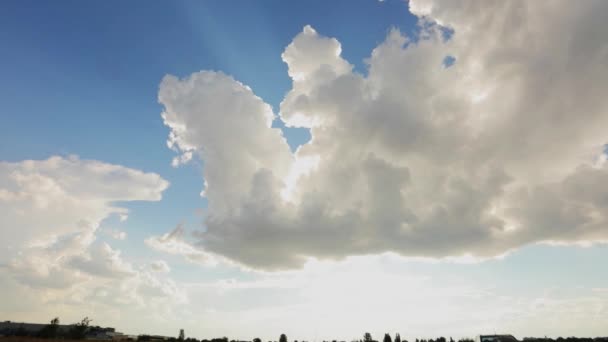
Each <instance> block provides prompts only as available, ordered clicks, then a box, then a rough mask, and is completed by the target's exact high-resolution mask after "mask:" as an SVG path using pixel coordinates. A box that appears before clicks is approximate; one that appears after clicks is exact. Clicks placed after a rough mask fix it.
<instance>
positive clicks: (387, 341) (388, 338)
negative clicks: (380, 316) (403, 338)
mask: <svg viewBox="0 0 608 342" xmlns="http://www.w3.org/2000/svg"><path fill="white" fill-rule="evenodd" d="M383 342H393V339H392V338H391V335H389V334H384V340H383Z"/></svg>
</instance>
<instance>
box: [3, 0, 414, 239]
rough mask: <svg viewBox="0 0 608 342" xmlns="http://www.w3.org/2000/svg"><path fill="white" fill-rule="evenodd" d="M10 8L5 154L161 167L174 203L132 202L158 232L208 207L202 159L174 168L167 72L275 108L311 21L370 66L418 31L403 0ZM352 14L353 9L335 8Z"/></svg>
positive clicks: (297, 134) (141, 220) (291, 138)
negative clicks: (396, 31) (206, 73)
mask: <svg viewBox="0 0 608 342" xmlns="http://www.w3.org/2000/svg"><path fill="white" fill-rule="evenodd" d="M328 6H329V7H328ZM2 7H3V10H2V12H3V14H2V16H3V20H2V21H1V23H0V25H1V27H0V31H1V32H0V35H2V36H1V38H2V41H3V42H4V49H3V50H4V56H5V57H4V58H3V59H4V61H5V62H4V63H2V64H1V65H0V72H1V73H2V74H3V75H5V76H4V82H2V85H1V88H0V91H2V93H3V94H4V95H3V98H4V99H3V102H4V108H5V109H4V110H5V112H6V113H11V115H10V116H7V117H6V118H5V120H3V124H2V127H1V128H0V129H1V132H0V136H1V137H2V138H1V139H2V140H3V142H2V144H0V155H2V159H3V160H8V161H18V160H23V159H42V158H46V157H48V156H49V155H54V154H60V155H70V154H76V155H78V156H80V157H82V158H86V159H98V160H103V161H107V162H111V163H117V164H121V165H128V166H130V167H133V168H137V169H141V170H145V171H153V172H158V173H160V174H162V175H163V177H165V178H166V179H167V180H169V181H170V182H171V187H170V188H169V189H168V190H167V191H166V192H165V194H164V196H165V197H164V198H165V200H164V201H163V202H162V203H154V204H152V205H150V204H145V205H141V206H140V205H138V204H127V206H128V207H130V208H132V209H133V215H132V219H133V222H132V224H133V225H134V226H145V227H146V229H151V230H152V231H157V232H161V231H165V230H167V229H169V228H172V227H173V226H175V224H176V222H179V221H191V220H192V213H193V212H194V210H195V209H196V208H199V207H201V206H204V205H205V201H204V200H203V199H201V198H200V197H199V196H198V192H199V189H201V188H202V180H201V178H200V164H198V166H197V165H191V166H188V167H183V168H178V169H175V168H172V167H171V164H170V160H171V158H172V157H173V153H172V151H171V150H169V149H167V148H166V145H165V140H166V137H167V132H168V130H167V128H166V127H165V126H164V125H163V123H162V119H161V117H160V115H159V113H160V111H161V109H162V107H161V106H160V105H159V104H158V101H157V92H158V85H159V82H160V80H161V79H162V77H163V76H164V75H166V74H174V75H177V76H181V77H183V76H186V75H188V74H190V73H191V72H194V71H198V70H221V71H223V72H225V73H227V74H230V75H232V76H234V77H235V78H236V79H238V80H240V81H241V82H243V83H244V84H247V85H249V86H250V87H251V88H252V89H253V90H254V92H255V93H256V94H257V95H258V96H260V97H262V98H263V99H264V100H265V101H266V102H268V103H269V104H271V105H272V106H273V107H274V108H275V109H276V108H278V105H279V103H280V101H281V99H282V97H283V95H284V94H285V93H286V92H287V91H288V90H289V88H290V83H291V81H290V79H289V76H288V75H287V66H286V65H285V63H283V62H282V61H281V59H280V55H281V52H282V51H283V49H284V48H285V46H287V44H289V42H290V41H291V39H292V38H293V37H294V36H295V35H296V34H297V33H298V32H300V31H301V30H302V27H303V26H304V25H306V24H311V25H313V26H314V27H316V28H317V29H318V30H321V31H322V32H325V34H327V35H329V36H332V37H337V38H338V39H339V40H340V42H341V43H342V47H343V53H344V56H345V57H347V58H348V59H349V60H350V61H352V62H353V63H355V65H356V66H357V69H358V70H360V71H362V72H364V71H365V62H364V60H365V59H366V58H368V57H369V55H370V51H371V49H373V48H374V47H375V46H376V45H377V44H378V43H380V42H381V41H382V40H383V39H384V38H385V36H386V34H387V32H388V30H389V29H390V28H391V27H399V28H401V29H402V30H404V31H405V32H410V31H414V30H416V18H415V17H414V16H412V15H411V14H410V13H409V12H408V10H407V4H406V3H404V2H400V1H389V2H386V3H375V2H373V1H367V2H365V1H361V2H359V3H357V4H353V3H352V2H350V1H334V2H332V3H330V4H327V3H325V2H323V1H317V2H312V3H311V4H307V3H287V2H284V1H268V2H265V3H263V4H256V3H253V2H251V3H243V4H239V6H237V7H236V8H235V6H234V4H233V3H230V2H225V1H205V2H199V1H184V2H170V1H159V2H155V3H147V2H143V1H141V2H140V1H133V2H128V3H124V2H112V1H109V2H95V3H87V4H84V3H82V2H78V1H74V2H70V1H66V2H65V3H62V5H61V6H56V5H55V4H51V3H43V4H40V3H36V2H28V1H26V2H7V3H5V4H3V5H2ZM344 10H348V11H349V15H348V16H341V15H337V14H338V13H341V12H342V11H344ZM286 13H290V14H289V15H287V14H286ZM33 99H35V100H33ZM275 125H277V126H278V127H281V128H282V129H284V134H285V137H286V138H287V140H288V142H289V143H290V145H291V146H292V148H294V149H295V148H296V147H297V146H299V144H301V143H302V142H305V141H307V140H308V139H309V137H310V136H309V134H308V132H307V130H305V129H297V128H284V125H283V124H282V122H280V121H277V122H276V123H275ZM25 126H27V127H28V130H27V132H24V131H23V127H25ZM134 133H135V134H134ZM22 137H26V139H23V138H22ZM17 140H19V141H21V143H19V144H18V145H15V144H13V143H11V142H13V141H17ZM133 233H134V234H137V233H138V232H137V231H134V232H133Z"/></svg>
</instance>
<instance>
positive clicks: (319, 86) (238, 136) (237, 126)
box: [159, 0, 608, 269]
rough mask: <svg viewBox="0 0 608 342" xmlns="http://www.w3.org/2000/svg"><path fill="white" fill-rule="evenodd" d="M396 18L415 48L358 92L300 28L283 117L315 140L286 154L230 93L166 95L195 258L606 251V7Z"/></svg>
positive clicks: (427, 6) (329, 41) (455, 10)
mask: <svg viewBox="0 0 608 342" xmlns="http://www.w3.org/2000/svg"><path fill="white" fill-rule="evenodd" d="M410 10H411V11H412V13H414V14H415V15H417V16H419V18H420V27H421V30H420V33H419V35H418V36H416V37H407V36H406V35H404V34H403V33H401V32H399V31H398V30H391V31H390V33H389V34H388V35H387V38H386V40H385V41H384V42H382V43H381V44H380V45H378V46H377V47H376V48H375V49H374V50H373V51H372V52H371V55H370V57H369V59H367V64H368V69H367V73H366V74H365V75H364V74H361V73H358V72H355V71H354V69H353V66H352V65H351V64H350V63H349V62H348V61H346V60H345V59H343V58H342V57H341V46H340V43H339V42H338V41H337V40H336V39H333V38H328V37H324V36H322V35H321V34H319V33H317V32H316V31H315V30H314V29H313V28H312V27H310V26H306V27H304V29H303V31H302V32H301V33H299V34H298V35H297V36H296V37H295V38H294V39H293V41H292V42H291V44H289V45H288V46H287V47H286V49H285V51H284V53H283V54H282V58H283V61H284V62H285V63H287V66H288V72H289V76H290V77H291V78H292V80H293V86H292V89H291V90H290V91H289V92H288V94H286V96H285V98H284V100H283V101H282V103H281V105H280V108H279V116H280V119H281V120H283V121H284V122H285V124H286V125H287V126H294V127H305V128H308V129H310V132H311V136H312V139H311V141H309V142H308V143H306V144H304V145H302V146H301V147H300V148H299V149H298V150H297V151H296V152H295V153H291V152H290V151H289V148H288V145H287V143H286V141H285V139H284V138H283V136H282V133H281V131H280V130H279V129H276V128H272V127H271V119H272V118H273V117H274V115H273V113H272V109H271V108H270V106H269V105H267V104H266V103H264V102H263V100H262V99H260V98H259V97H257V96H256V95H255V94H254V93H253V92H252V91H251V89H250V88H248V87H247V86H245V85H243V84H241V83H239V82H238V81H236V80H234V79H233V78H232V77H230V76H227V75H225V74H223V73H221V72H211V71H201V72H198V73H195V74H192V75H191V76H189V77H187V78H185V79H183V80H179V79H177V78H175V77H173V76H167V77H166V78H165V79H164V80H163V82H162V83H161V86H160V93H159V101H160V103H161V104H162V105H163V106H164V108H165V110H164V112H163V118H164V120H165V124H166V125H167V126H168V127H169V128H170V129H171V133H170V139H169V144H170V146H171V147H173V148H174V149H176V150H177V151H179V152H180V153H181V155H180V156H179V157H178V158H177V162H178V163H179V162H183V161H187V160H189V159H190V158H191V157H192V156H193V155H197V156H198V157H200V158H201V159H202V160H203V161H204V178H205V183H206V188H205V189H204V193H203V194H204V195H205V196H206V197H207V198H208V200H209V210H208V214H207V216H206V219H205V222H204V225H205V231H204V232H203V233H201V234H199V235H198V236H200V237H201V238H200V242H199V246H200V247H201V248H203V249H205V250H206V251H208V252H212V253H216V254H221V255H224V256H226V257H228V258H230V259H233V260H236V261H238V262H240V263H243V264H247V265H250V266H253V267H260V268H267V269H272V268H289V267H297V266H300V265H302V263H303V262H304V261H305V260H306V258H308V257H317V258H342V257H345V256H349V255H360V254H370V253H382V252H387V251H392V252H396V253H399V254H401V255H405V256H430V257H446V256H458V255H463V254H471V255H475V256H482V257H489V256H495V255H499V254H503V253H505V252H507V251H509V250H510V249H513V248H517V247H520V246H522V245H525V244H530V243H538V242H547V241H551V242H563V243H573V242H580V241H602V240H608V200H607V199H606V195H605V194H606V193H608V182H607V181H606V180H608V165H606V163H605V160H606V158H605V156H604V155H603V153H604V146H605V144H606V143H607V142H608V136H607V135H606V133H605V128H606V127H608V99H607V98H606V96H605V94H606V93H607V92H608V82H607V81H606V80H608V41H607V40H606V39H605V38H604V37H606V36H607V35H608V26H606V25H605V22H606V20H608V3H606V2H605V1H586V2H582V3H579V4H577V6H571V4H570V3H567V2H560V1H552V2H539V1H537V2H501V1H465V2H462V3H461V2H459V3H457V4H456V3H453V2H450V1H438V0H437V1H433V0H428V1H424V0H413V1H410ZM448 32H449V34H448ZM448 56H450V57H451V58H454V59H455V63H454V64H453V65H451V66H448V65H446V63H444V60H445V58H446V57H448Z"/></svg>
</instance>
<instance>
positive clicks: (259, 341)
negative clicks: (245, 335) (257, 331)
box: [253, 337, 262, 342]
mask: <svg viewBox="0 0 608 342" xmlns="http://www.w3.org/2000/svg"><path fill="white" fill-rule="evenodd" d="M253 342H262V340H261V339H260V338H259V337H256V338H254V339H253Z"/></svg>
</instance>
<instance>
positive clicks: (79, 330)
mask: <svg viewBox="0 0 608 342" xmlns="http://www.w3.org/2000/svg"><path fill="white" fill-rule="evenodd" d="M91 321H92V320H91V319H89V317H85V318H83V319H82V321H80V322H78V323H76V324H74V325H73V326H72V328H71V329H70V331H69V332H68V336H69V337H70V338H71V339H73V340H82V339H84V337H85V335H86V334H87V330H88V329H89V324H90V323H91Z"/></svg>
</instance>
